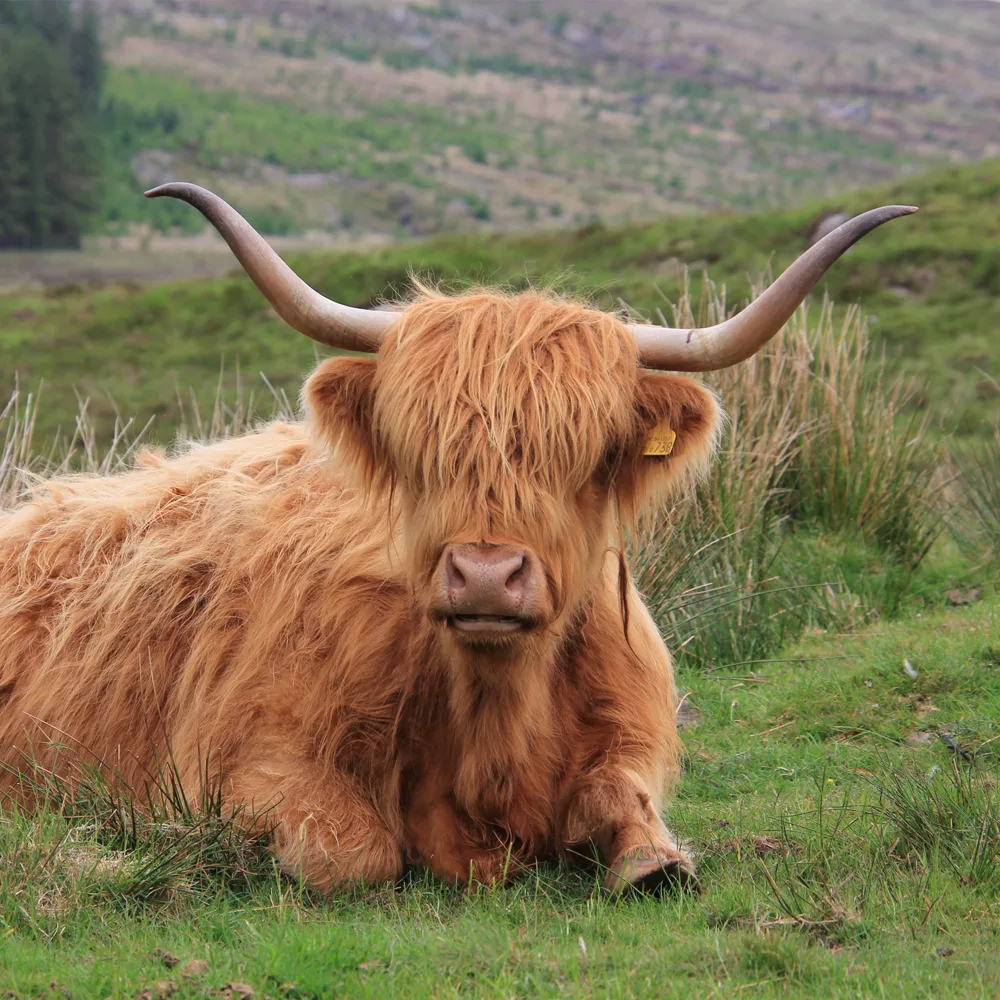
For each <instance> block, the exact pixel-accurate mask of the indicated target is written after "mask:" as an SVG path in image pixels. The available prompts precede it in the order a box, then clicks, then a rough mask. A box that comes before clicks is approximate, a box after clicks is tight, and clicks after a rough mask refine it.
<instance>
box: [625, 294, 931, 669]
mask: <svg viewBox="0 0 1000 1000" xmlns="http://www.w3.org/2000/svg"><path fill="white" fill-rule="evenodd" d="M682 287H683V291H684V294H683V297H682V299H681V301H680V302H679V303H678V304H677V305H676V306H674V307H673V313H674V315H673V320H672V323H671V325H674V326H678V327H688V326H694V325H698V326H704V325H708V324H711V323H715V322H718V321H719V320H721V319H722V318H723V317H724V316H725V315H726V312H727V310H726V302H725V294H724V291H721V292H720V291H719V290H718V289H716V288H715V287H714V286H712V285H711V284H710V283H709V282H705V283H703V285H702V289H701V294H700V298H699V299H698V300H697V302H695V301H693V300H692V297H691V292H690V283H689V282H688V281H687V280H685V282H684V284H683V286H682ZM706 381H707V382H708V384H709V385H711V386H712V387H713V388H714V389H715V390H716V391H717V392H718V393H719V395H720V397H721V399H722V403H723V407H724V409H725V410H726V412H727V414H728V423H727V426H726V429H725V432H724V436H723V440H722V446H721V450H720V453H719V455H718V458H717V460H716V462H715V464H714V466H713V468H712V471H711V474H710V477H709V479H708V481H707V482H706V483H704V484H703V485H702V486H701V487H699V489H698V490H697V494H696V496H695V497H693V498H692V500H690V501H687V502H682V503H680V504H678V505H677V506H676V507H675V508H674V509H672V510H669V511H666V512H664V513H663V514H662V515H661V516H660V517H658V518H657V519H655V520H654V521H652V522H651V523H649V524H647V525H645V526H643V528H642V530H641V531H640V534H639V537H638V538H637V539H636V540H635V545H634V553H633V555H634V559H633V565H634V567H635V571H636V574H637V577H638V581H639V584H640V587H641V588H642V589H643V591H644V592H645V594H646V596H647V598H648V599H649V601H650V603H651V606H652V608H653V611H654V614H655V616H656V617H657V619H658V622H659V624H660V626H661V629H662V630H663V631H664V633H665V634H666V635H667V636H668V637H669V639H670V640H671V642H672V644H673V645H674V647H675V648H677V649H678V651H679V655H680V661H681V663H682V664H689V665H694V666H697V667H700V668H711V667H713V666H719V665H723V664H731V663H737V662H746V661H753V660H757V659H762V658H765V657H767V656H769V655H772V654H773V652H774V650H775V649H776V648H778V647H779V646H780V645H781V644H782V643H783V642H785V641H787V640H788V638H789V637H790V636H792V635H794V634H796V633H797V632H799V631H801V630H802V629H803V628H805V627H806V626H807V625H818V626H820V627H837V628H844V627H851V626H853V625H855V624H857V623H858V622H859V621H863V620H865V619H866V618H867V617H870V616H872V615H873V614H878V613H884V612H886V611H893V610H894V609H895V607H896V606H898V602H899V599H900V597H901V595H902V591H904V590H905V588H906V586H907V585H908V582H909V579H910V576H911V575H912V573H913V571H914V570H915V569H916V567H917V566H918V565H919V563H920V561H921V560H922V559H923V558H924V556H925V555H926V553H927V551H928V549H929V548H930V546H931V544H932V543H933V541H934V539H935V537H936V536H937V534H938V531H939V527H940V513H939V507H938V504H937V495H938V483H939V476H938V471H939V469H940V466H941V463H942V454H941V446H940V444H938V443H935V441H934V440H933V439H932V437H931V435H930V434H929V433H928V432H929V420H930V418H929V416H928V415H926V414H925V415H917V416H913V415H912V414H913V413H919V411H916V410H911V409H910V408H908V403H909V402H910V400H911V391H910V390H909V389H908V388H907V386H906V385H905V384H904V383H903V382H902V381H901V380H900V379H898V378H894V377H893V376H892V375H891V373H890V372H889V369H888V365H887V361H886V357H885V355H884V353H878V352H876V351H874V350H873V348H872V344H871V339H870V336H869V329H868V324H867V322H866V320H865V317H864V316H863V315H862V314H861V313H860V312H859V311H858V310H857V309H854V308H851V309H848V310H847V311H846V312H845V313H844V315H843V318H841V319H839V320H838V319H837V317H836V313H835V311H834V309H833V306H832V304H831V303H830V302H829V301H824V302H823V303H822V304H821V305H820V306H818V307H814V308H812V309H809V308H807V307H805V306H803V307H801V308H800V309H799V310H798V311H797V312H796V313H795V315H794V316H793V317H792V319H791V320H790V321H789V322H788V324H787V325H786V327H785V330H784V331H783V333H782V334H780V335H779V336H777V337H775V338H774V339H773V340H772V341H771V342H770V343H769V344H768V345H767V346H766V347H765V348H764V349H763V350H762V351H761V352H760V353H759V354H757V355H756V356H755V357H754V358H752V359H750V360H749V361H747V362H745V363H743V364H741V365H737V366H735V367H733V368H728V369H725V370H723V371H721V372H714V373H712V374H711V375H709V376H708V377H707V379H706ZM817 535H829V536H834V537H838V536H839V537H845V538H850V539H851V540H853V541H855V542H859V543H861V544H863V545H867V546H869V547H870V548H872V549H873V550H874V551H875V552H876V553H877V557H878V559H879V561H880V562H881V563H883V564H885V565H886V567H891V568H892V569H893V570H894V571H893V572H890V573H887V574H885V575H884V579H883V581H882V585H881V588H880V590H879V591H874V590H873V588H871V586H870V585H868V584H865V583H860V582H858V581H848V580H845V579H844V576H843V573H842V572H841V571H839V570H838V569H837V568H836V567H835V566H834V565H833V563H832V562H831V564H830V565H829V566H828V567H824V566H823V565H817V564H816V563H817V557H819V558H820V559H822V558H823V555H824V549H823V547H822V546H816V545H812V546H809V545H808V544H806V543H807V541H808V540H809V539H810V538H815V536H817ZM829 550H830V549H829V546H827V548H826V552H827V553H828V552H829ZM852 588H853V589H852Z"/></svg>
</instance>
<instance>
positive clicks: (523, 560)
mask: <svg viewBox="0 0 1000 1000" xmlns="http://www.w3.org/2000/svg"><path fill="white" fill-rule="evenodd" d="M530 575H531V570H530V564H529V562H528V557H527V556H525V555H522V556H521V557H520V558H519V560H518V563H517V567H516V568H515V569H514V570H513V572H512V573H511V574H510V576H508V577H507V580H506V583H505V584H504V586H505V587H506V589H507V592H508V593H509V594H523V593H524V589H525V586H526V585H527V582H528V577H529V576H530Z"/></svg>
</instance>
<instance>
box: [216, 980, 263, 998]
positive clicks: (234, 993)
mask: <svg viewBox="0 0 1000 1000" xmlns="http://www.w3.org/2000/svg"><path fill="white" fill-rule="evenodd" d="M253 992H254V990H253V987H252V986H250V985H249V984H247V983H226V985H225V986H223V987H222V989H221V990H216V991H215V994H214V995H215V996H217V997H218V998H219V1000H236V998H237V997H252V996H253Z"/></svg>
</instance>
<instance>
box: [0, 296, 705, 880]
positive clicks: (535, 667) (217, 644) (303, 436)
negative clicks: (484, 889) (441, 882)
mask: <svg viewBox="0 0 1000 1000" xmlns="http://www.w3.org/2000/svg"><path fill="white" fill-rule="evenodd" d="M305 402H306V408H307V417H306V420H305V423H304V424H301V425H284V424H273V425H271V426H269V427H266V428H264V429H262V430H260V431H259V432H257V433H254V434H251V435H248V436H246V437H243V438H240V439H237V440H227V441H220V442H217V443H214V444H210V445H205V446H201V445H191V446H189V447H187V448H186V449H185V450H184V451H183V453H181V454H179V455H177V456H176V457H171V458H163V457H159V456H156V455H153V454H147V455H145V456H144V457H143V458H142V459H141V460H140V463H139V466H138V467H137V468H135V469H134V470H133V471H130V472H128V473H126V474H124V475H119V476H115V477H100V478H90V477H79V478H75V479H66V480H62V481H59V482H48V483H46V484H44V492H43V493H42V494H40V495H38V496H36V497H35V498H34V499H33V500H32V501H31V502H30V503H27V504H25V505H23V506H21V507H20V508H17V509H15V510H12V511H8V512H6V513H3V514H0V747H2V756H3V758H4V759H6V760H8V761H12V762H16V760H17V755H18V752H19V751H24V750H25V749H26V748H27V747H28V746H29V745H30V747H31V752H32V753H33V754H34V756H35V757H36V758H39V759H40V760H41V762H42V763H43V764H45V765H46V766H51V767H54V768H56V769H57V770H60V771H62V772H63V773H66V774H72V769H73V757H74V754H73V753H70V752H67V750H66V749H62V750H58V751H57V749H56V747H55V745H54V744H55V743H60V744H63V746H64V747H66V746H69V747H71V748H77V753H78V755H79V756H83V757H87V758H91V759H92V757H91V755H93V757H96V758H98V759H100V760H101V761H103V762H104V763H105V764H106V765H107V766H108V767H110V768H112V769H114V770H115V771H117V772H119V773H120V775H121V777H122V778H123V779H124V780H125V781H127V782H129V783H130V784H131V785H133V786H142V785H143V784H144V783H146V782H148V780H149V777H150V775H151V774H153V773H155V772H156V770H157V768H158V767H160V766H162V763H163V761H164V760H165V759H166V758H167V756H168V754H172V755H173V758H174V760H175V761H176V762H177V764H178V765H179V768H180V772H181V776H182V779H183V781H184V782H185V784H186V787H187V789H188V791H189V792H190V793H191V794H197V788H198V783H199V782H200V781H201V780H203V777H204V765H205V762H206V761H207V762H208V763H209V765H210V768H209V769H210V770H211V771H212V772H213V773H215V774H221V775H222V776H223V778H224V788H225V796H226V800H227V802H228V803H229V804H230V805H231V806H233V807H235V806H236V805H238V804H246V805H249V806H250V807H251V808H252V809H254V810H260V809H262V808H266V807H273V812H272V814H271V815H272V818H273V820H274V821H275V824H276V825H275V831H274V838H275V850H276V851H277V853H278V856H279V858H280V860H281V863H282V865H283V867H284V868H285V869H286V870H288V871H290V872H301V873H302V874H304V876H305V877H306V878H307V879H308V880H309V881H310V882H312V883H313V884H314V885H316V886H318V887H320V888H330V887H333V886H340V885H343V884H345V883H349V882H352V881H356V880H365V881H368V882H372V881H379V880H384V879H392V878H395V877H396V876H398V875H399V873H400V871H401V868H402V866H403V865H404V864H405V863H419V864H423V865H426V866H427V867H429V868H430V869H431V870H432V871H434V872H436V873H438V874H439V875H442V876H445V877H447V878H454V879H461V880H468V879H470V878H473V879H477V880H482V881H492V880H495V879H498V878H501V877H503V876H504V875H505V874H507V873H510V872H513V871H516V870H517V868H518V867H519V866H521V865H524V864H527V863H530V862H533V861H535V860H539V859H545V858H550V857H557V856H566V855H568V854H572V853H573V852H576V851H584V850H585V849H586V847H587V845H588V843H593V844H595V845H596V846H597V848H598V849H599V851H600V853H601V856H602V857H603V859H604V861H605V862H606V863H607V864H608V865H609V866H611V867H612V868H613V871H612V873H611V876H610V883H615V882H616V881H621V876H622V875H623V873H624V877H625V879H626V880H627V879H631V880H632V881H637V878H633V877H632V876H631V875H630V873H629V872H627V871H625V870H624V869H625V868H626V867H627V866H628V865H629V864H634V865H635V866H636V867H637V870H639V871H640V874H643V873H645V872H647V871H648V870H650V868H651V866H652V867H655V868H657V869H658V870H659V869H662V868H663V866H669V865H670V864H673V865H674V866H675V868H676V866H677V865H680V866H681V867H682V868H683V869H685V870H689V869H690V862H689V860H688V859H687V858H686V857H685V856H684V855H683V854H682V853H681V852H680V851H679V850H678V848H677V846H676V844H675V843H674V842H673V840H672V839H671V837H670V834H669V833H668V831H667V829H666V827H665V826H664V825H663V821H662V819H661V818H660V809H661V805H662V796H663V791H664V787H665V785H667V784H668V783H669V781H670V779H671V778H672V777H674V776H675V775H676V772H677V763H678V749H679V746H678V740H677V736H676V731H675V714H676V695H675V688H674V681H673V675H672V666H671V661H670V658H669V655H668V653H667V651H666V649H665V648H664V646H663V643H662V641H661V639H660V637H659V635H658V634H657V631H656V628H655V626H654V624H653V621H652V619H651V618H650V616H649V614H648V612H647V611H646V609H645V607H644V605H643V603H642V601H641V599H640V597H639V595H638V593H637V592H636V590H635V588H634V586H633V585H632V584H631V582H630V581H628V579H627V577H626V578H624V580H623V581H620V580H619V552H620V550H621V528H622V524H623V521H626V522H627V521H629V520H631V519H633V518H634V517H635V516H637V514H638V512H639V511H640V509H641V508H642V507H643V506H644V505H645V504H647V503H650V502H652V503H658V502H661V501H662V500H663V499H665V498H666V497H667V496H668V495H669V494H670V493H671V492H672V491H673V490H676V489H678V488H680V487H683V486H684V485H685V484H687V483H688V482H690V481H691V479H692V477H694V476H696V475H697V474H698V473H699V472H700V471H701V470H702V469H703V467H704V466H705V464H706V462H707V461H708V459H709V457H710V455H711V452H712V449H713V447H714V443H715V435H716V429H717V425H718V409H717V406H716V403H715V400H714V398H713V397H712V395H711V394H710V393H709V392H708V391H707V390H705V389H704V388H702V387H701V386H699V385H698V384H696V383H694V382H691V381H689V380H687V379H684V378H680V377H676V376H671V375H664V374H658V373H652V372H648V371H644V370H641V369H639V367H638V365H637V361H636V350H635V345H634V341H633V340H632V338H631V335H630V334H629V333H628V331H627V330H626V329H625V328H624V326H622V325H621V324H620V323H619V322H618V321H617V320H615V319H614V318H612V317H610V316H607V315H605V314H603V313H599V312H594V311H590V310H588V309H586V308H584V307H582V306H580V305H576V304H572V303H567V302H563V301H557V300H551V299H549V298H547V297H544V296H542V295H539V294H537V293H528V294H523V295H517V296H509V297H505V296H501V295H497V294H493V293H486V292H482V293H475V294H469V295H465V296H461V297H457V298H451V297H446V296H443V295H439V294H437V293H433V292H430V291H427V290H424V291H423V292H422V294H421V296H420V298H418V299H417V301H416V302H414V303H413V304H412V305H410V306H409V307H408V308H407V309H406V310H405V311H403V312H402V313H401V315H400V319H399V321H398V324H397V325H396V327H395V330H394V332H392V333H391V334H390V336H389V339H388V341H387V342H386V343H385V345H384V346H383V348H382V350H381V353H380V354H379V356H378V357H377V358H354V357H340V358H333V359H331V360H328V361H325V362H324V363H322V364H321V365H320V366H319V368H318V369H317V370H316V372H315V373H314V374H313V375H312V377H311V378H310V379H309V381H308V382H307V384H306V387H305ZM664 420H666V421H667V422H669V423H670V425H671V426H672V427H673V429H674V430H675V431H676V432H677V442H676V446H675V448H674V451H673V453H672V455H671V456H670V457H669V458H647V457H644V456H643V454H642V452H643V443H644V441H645V439H646V437H647V435H648V433H649V431H650V429H651V428H652V427H653V426H654V425H656V424H658V423H660V422H661V421H664ZM483 540H485V541H491V542H493V541H496V542H507V543H514V544H517V545H522V546H527V547H529V548H530V550H531V551H532V552H534V553H535V554H537V556H538V558H539V560H540V562H541V564H542V566H543V568H544V573H545V580H546V583H547V585H548V593H549V594H550V595H551V602H550V603H551V607H550V609H549V612H548V613H547V614H546V616H545V620H544V622H542V624H541V626H540V627H537V628H534V629H532V630H531V631H529V632H526V633H524V634H523V635H518V636H515V637H512V638H511V639H510V641H509V642H507V643H503V644H499V645H496V646H495V647H491V648H473V647H470V646H468V645H464V644H463V643H461V642H460V641H458V640H457V639H456V637H455V636H454V635H453V634H452V630H450V629H449V628H448V626H447V623H445V622H441V621H436V620H434V619H433V617H432V616H430V615H429V614H428V593H429V589H430V580H431V576H432V574H433V572H434V567H435V565H436V564H437V561H438V559H439V558H440V556H441V553H442V551H443V549H444V547H445V545H447V544H449V543H453V542H478V541H483ZM623 604H624V610H626V611H627V619H628V624H627V634H626V627H625V623H624V622H623ZM50 741H51V742H50ZM6 780H7V781H8V787H9V786H10V779H6ZM651 859H652V860H651ZM643 866H645V867H643ZM610 883H609V884H610Z"/></svg>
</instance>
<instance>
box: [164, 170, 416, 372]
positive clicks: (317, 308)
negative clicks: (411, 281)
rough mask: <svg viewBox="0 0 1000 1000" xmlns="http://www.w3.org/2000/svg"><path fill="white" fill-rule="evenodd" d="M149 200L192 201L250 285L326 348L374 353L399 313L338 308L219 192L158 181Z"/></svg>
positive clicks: (282, 314)
mask: <svg viewBox="0 0 1000 1000" xmlns="http://www.w3.org/2000/svg"><path fill="white" fill-rule="evenodd" d="M146 197H147V198H164V197H166V198H180V199H181V201H186V202H187V203H188V204H189V205H194V207H195V208H196V209H198V211H199V212H201V214H202V215H204V216H205V218H206V219H208V221H209V222H211V223H212V225H213V226H215V228H216V229H218V230H219V232H220V233H221V234H222V238H223V239H224V240H225V241H226V242H227V243H228V244H229V247H230V249H231V250H232V251H233V253H234V254H236V257H237V259H238V260H239V262H240V263H241V264H242V265H243V267H244V268H245V270H246V272H247V274H249V275H250V277H251V278H252V279H253V283H254V284H255V285H256V286H257V287H258V288H259V289H260V290H261V291H262V292H263V293H264V295H265V296H266V297H267V300H268V302H270V303H271V305H272V306H274V309H275V312H277V314H278V315H279V316H280V317H281V318H282V319H283V320H284V321H285V322H286V323H287V324H288V325H289V326H290V327H292V328H293V329H295V330H298V331H299V333H304V334H305V335H306V336H307V337H312V339H313V340H318V341H319V342H320V343H321V344H326V345H327V346H328V347H340V348H343V349H344V350H347V351H369V352H373V353H374V352H375V351H377V350H378V349H379V345H380V344H381V343H382V340H383V338H384V337H385V334H386V331H387V330H388V329H389V327H390V326H391V325H392V324H393V323H394V322H395V320H396V319H397V314H396V313H393V312H387V311H385V310H378V309H355V308H354V307H353V306H342V305H341V304H340V303H339V302H334V301H333V300H332V299H328V298H326V297H325V296H323V295H320V294H319V292H317V291H316V290H315V289H313V288H310V287H309V285H307V284H306V283H305V282H304V281H303V280H302V279H301V278H300V277H299V276H298V275H297V274H296V273H295V272H294V271H293V270H292V269H291V268H290V267H289V266H288V265H287V264H286V263H285V262H284V261H283V260H282V259H281V258H280V257H279V256H278V255H277V254H276V253H275V252H274V250H272V249H271V247H270V246H268V244H267V242H266V241H265V240H264V238H263V237H262V236H261V235H260V234H259V233H258V232H257V231H256V230H255V229H254V228H253V226H251V225H250V223H249V222H247V220H246V219H244V218H243V216H242V215H240V213H239V212H237V211H236V209H234V208H232V207H231V206H230V205H227V204H226V203H225V202H224V201H223V200H222V199H221V198H220V197H219V196H218V195H215V194H212V192H211V191H206V190H205V188H203V187H198V185H197V184H184V183H174V184H161V185H160V186H159V187H155V188H153V189H152V190H151V191H147V192H146Z"/></svg>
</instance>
